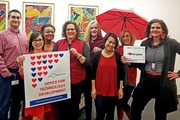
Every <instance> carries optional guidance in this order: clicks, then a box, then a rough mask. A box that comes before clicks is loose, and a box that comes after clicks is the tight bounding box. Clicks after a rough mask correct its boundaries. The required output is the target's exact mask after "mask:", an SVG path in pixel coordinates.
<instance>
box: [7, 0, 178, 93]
mask: <svg viewBox="0 0 180 120" xmlns="http://www.w3.org/2000/svg"><path fill="white" fill-rule="evenodd" d="M9 1H10V9H18V10H20V11H21V12H22V10H23V8H22V6H23V2H49V1H47V0H9ZM50 2H51V3H55V18H54V22H55V23H54V26H55V27H56V35H55V41H57V40H58V39H60V38H61V29H62V25H63V23H64V22H65V21H66V20H68V4H78V5H95V6H99V14H100V13H103V12H105V11H107V10H109V9H111V8H119V9H131V10H134V11H135V12H136V13H138V14H139V15H141V16H143V17H144V18H146V19H147V20H148V21H150V20H151V19H153V18H160V19H163V20H164V22H165V23H166V24H167V26H168V28H169V35H170V37H172V38H175V39H176V40H178V41H179V42H180V35H179V34H180V31H179V30H180V22H179V20H180V14H179V11H180V8H179V6H180V0H51V1H50ZM21 27H22V25H21ZM138 44H139V43H138ZM179 60H180V56H179V55H178V56H177V60H176V66H175V71H177V70H179V69H180V65H178V61H179ZM177 85H178V94H180V79H177Z"/></svg>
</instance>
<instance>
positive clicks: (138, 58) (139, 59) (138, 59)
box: [124, 46, 145, 63]
mask: <svg viewBox="0 0 180 120" xmlns="http://www.w3.org/2000/svg"><path fill="white" fill-rule="evenodd" d="M124 56H125V57H126V62H130V63H145V47H144V46H141V47H137V46H124Z"/></svg>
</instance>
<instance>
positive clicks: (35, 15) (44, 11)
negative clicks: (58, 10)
mask: <svg viewBox="0 0 180 120" xmlns="http://www.w3.org/2000/svg"><path fill="white" fill-rule="evenodd" d="M23 8H24V10H23V12H24V13H23V14H24V18H23V29H24V30H25V31H26V33H27V34H28V37H29V36H30V34H31V33H32V32H33V31H40V30H41V27H42V26H43V25H44V24H52V25H53V23H54V4H53V3H29V2H23Z"/></svg>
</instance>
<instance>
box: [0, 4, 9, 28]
mask: <svg viewBox="0 0 180 120" xmlns="http://www.w3.org/2000/svg"><path fill="white" fill-rule="evenodd" d="M8 11H9V1H0V31H2V30H4V29H6V28H7V27H8V20H7V18H8Z"/></svg>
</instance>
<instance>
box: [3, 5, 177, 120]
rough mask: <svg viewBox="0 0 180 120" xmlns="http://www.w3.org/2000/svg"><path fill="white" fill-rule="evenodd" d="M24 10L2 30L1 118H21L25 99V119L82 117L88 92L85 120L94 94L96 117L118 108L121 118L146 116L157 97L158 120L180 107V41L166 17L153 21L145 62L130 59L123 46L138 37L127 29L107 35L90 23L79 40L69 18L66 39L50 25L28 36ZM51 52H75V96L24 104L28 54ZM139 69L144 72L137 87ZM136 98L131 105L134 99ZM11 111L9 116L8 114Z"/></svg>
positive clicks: (72, 56)
mask: <svg viewBox="0 0 180 120" xmlns="http://www.w3.org/2000/svg"><path fill="white" fill-rule="evenodd" d="M20 21H21V13H20V12H19V11H18V10H15V9H14V10H11V11H10V12H9V13H8V22H9V27H8V28H7V29H5V30H4V31H2V32H0V120H8V119H9V120H18V119H19V111H20V108H21V105H22V101H23V108H24V109H23V112H22V118H23V119H24V120H30V119H31V120H77V119H78V117H79V103H80V100H81V94H82V93H84V96H85V113H86V120H91V118H92V98H93V99H94V100H95V107H96V120H104V119H105V120H113V119H114V111H115V107H116V106H117V115H118V120H122V119H123V114H124V113H125V114H126V115H127V117H128V119H129V120H141V114H142V111H143V110H144V108H145V106H146V105H147V103H148V102H149V101H150V100H151V99H152V98H154V99H155V119H156V120H166V118H167V113H169V112H173V111H176V110H177V104H178V99H177V86H176V80H175V79H176V78H178V77H179V76H180V70H179V71H178V72H175V71H174V64H175V57H176V53H178V54H180V43H179V42H177V41H176V40H175V39H172V38H169V36H168V29H167V26H166V24H165V23H164V22H163V20H160V19H153V20H151V21H150V22H149V24H148V26H147V29H146V37H147V38H146V39H145V40H144V41H143V42H142V43H141V46H145V49H146V50H145V55H146V56H145V61H146V62H145V63H128V62H126V57H125V56H124V55H123V46H133V45H134V42H135V36H134V35H133V33H132V32H131V31H130V30H123V31H122V32H121V33H119V34H120V37H119V39H118V37H117V36H116V35H115V34H114V33H107V34H106V35H105V36H104V37H103V36H102V33H101V29H100V26H99V24H98V23H97V22H96V21H91V22H90V23H89V24H88V26H87V29H86V32H85V34H84V40H80V39H79V35H80V29H79V27H78V25H77V24H76V23H75V22H72V21H66V22H65V23H64V25H63V27H62V37H63V39H60V40H58V41H57V42H56V43H55V42H53V39H54V35H55V27H54V26H52V25H50V24H45V25H44V26H43V27H42V28H41V31H35V32H33V33H32V34H31V36H30V39H29V40H28V37H27V34H26V33H25V32H23V31H20V30H19V26H20ZM52 51H69V52H70V78H71V85H70V87H71V91H70V92H71V98H70V99H67V100H63V101H59V102H56V103H51V104H45V105H40V106H36V107H31V108H25V104H24V101H25V100H24V99H25V98H24V80H23V78H24V74H23V69H24V68H23V61H24V59H25V58H24V56H23V55H24V54H36V53H43V52H52ZM137 69H139V70H140V71H141V75H140V82H139V83H138V84H137V86H136V76H137ZM131 95H132V97H133V101H132V104H131V105H129V104H128V101H129V99H130V97H131ZM8 111H9V115H8Z"/></svg>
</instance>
